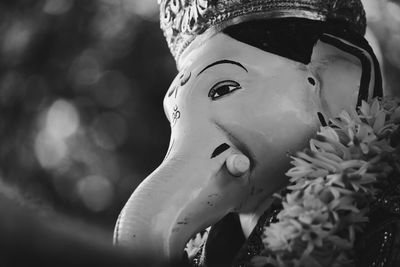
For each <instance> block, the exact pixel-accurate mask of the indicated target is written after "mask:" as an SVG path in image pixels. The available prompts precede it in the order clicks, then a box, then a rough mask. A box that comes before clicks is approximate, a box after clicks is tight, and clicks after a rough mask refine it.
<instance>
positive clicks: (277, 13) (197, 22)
mask: <svg viewBox="0 0 400 267" xmlns="http://www.w3.org/2000/svg"><path fill="white" fill-rule="evenodd" d="M158 2H159V4H160V24H161V29H162V30H163V31H164V35H165V37H166V39H167V42H168V46H169V48H170V50H171V53H172V55H173V56H174V57H175V60H176V61H177V63H178V65H179V58H180V56H181V55H182V53H183V52H184V51H185V49H186V48H187V47H188V46H189V45H190V44H191V43H192V42H193V41H194V40H195V39H197V38H198V37H199V36H202V37H203V38H204V37H205V36H204V35H207V34H205V33H206V32H208V33H211V32H214V33H215V32H218V31H221V30H223V29H224V28H226V27H228V26H230V25H234V24H238V23H240V22H244V21H249V20H254V19H266V18H287V17H294V18H306V19H311V20H317V21H333V20H339V21H343V22H346V23H347V24H348V27H349V28H350V29H352V30H353V31H355V32H356V33H359V34H361V35H364V34H365V29H366V18H365V11H364V8H363V6H362V3H361V0H158Z"/></svg>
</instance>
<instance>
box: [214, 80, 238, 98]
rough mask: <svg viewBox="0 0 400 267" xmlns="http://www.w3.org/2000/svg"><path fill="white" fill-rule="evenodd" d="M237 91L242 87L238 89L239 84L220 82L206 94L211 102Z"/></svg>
mask: <svg viewBox="0 0 400 267" xmlns="http://www.w3.org/2000/svg"><path fill="white" fill-rule="evenodd" d="M238 89H242V87H240V84H238V83H237V82H235V81H222V82H219V83H217V84H216V85H214V86H213V87H212V88H211V90H210V92H208V97H210V98H211V99H212V100H216V99H218V98H220V97H223V96H224V95H228V94H230V93H232V92H233V91H236V90H238Z"/></svg>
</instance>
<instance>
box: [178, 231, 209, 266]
mask: <svg viewBox="0 0 400 267" xmlns="http://www.w3.org/2000/svg"><path fill="white" fill-rule="evenodd" d="M210 229H211V226H209V227H207V228H205V229H204V230H201V231H200V232H197V233H196V234H194V235H193V236H192V237H191V238H190V239H189V241H188V242H187V243H186V246H185V249H184V252H183V258H184V260H185V261H189V262H192V261H193V260H194V259H198V258H200V256H201V254H202V253H203V250H204V249H205V245H206V242H207V238H208V234H209V232H210Z"/></svg>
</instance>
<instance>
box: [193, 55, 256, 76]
mask: <svg viewBox="0 0 400 267" xmlns="http://www.w3.org/2000/svg"><path fill="white" fill-rule="evenodd" d="M219 64H233V65H236V66H239V67H241V68H242V69H244V70H245V71H246V72H249V71H248V70H247V69H246V68H245V67H244V66H243V65H242V64H240V63H239V62H236V61H232V60H228V59H223V60H219V61H216V62H214V63H211V64H210V65H208V66H207V67H205V68H204V69H202V70H201V71H200V72H199V74H197V76H199V75H200V74H202V73H203V72H204V71H205V70H206V69H209V68H211V67H214V66H215V65H219Z"/></svg>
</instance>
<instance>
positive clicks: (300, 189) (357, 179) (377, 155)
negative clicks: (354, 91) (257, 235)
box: [252, 98, 400, 267]
mask: <svg viewBox="0 0 400 267" xmlns="http://www.w3.org/2000/svg"><path fill="white" fill-rule="evenodd" d="M399 104H400V100H399V99H383V100H378V99H377V98H376V99H374V100H373V101H371V102H370V103H366V102H362V105H361V107H360V108H359V109H358V111H355V110H354V111H353V112H346V111H343V112H342V113H341V114H340V115H339V117H338V118H336V119H332V120H330V121H329V126H326V127H321V129H320V131H319V132H318V133H317V136H316V138H315V139H312V140H311V141H310V148H309V149H307V150H305V151H303V152H299V153H297V155H296V156H295V157H292V159H293V161H292V164H293V165H294V167H293V168H292V169H290V170H289V171H288V172H287V176H289V177H290V185H289V186H288V187H287V188H286V191H285V193H282V194H280V195H278V196H277V197H278V198H280V200H281V202H282V206H283V209H282V211H280V213H279V214H278V215H277V219H278V220H279V221H278V222H276V223H272V224H270V225H269V226H268V227H266V228H265V229H264V236H263V237H262V240H263V243H264V246H265V250H264V252H263V253H262V255H260V256H256V257H254V258H253V261H252V264H253V265H254V266H265V265H266V264H272V265H273V266H310V267H312V266H352V264H353V263H352V259H353V254H352V253H353V250H352V248H353V245H354V242H355V237H356V233H358V232H361V231H362V229H363V227H365V226H366V223H367V222H368V212H369V206H370V204H371V203H372V202H373V201H374V200H376V198H377V196H378V195H379V193H380V189H379V188H380V185H382V183H386V182H387V181H388V179H391V178H390V177H394V178H397V179H400V144H399V143H398V142H399V141H400V140H397V139H400V138H399V136H400V129H399V124H400V106H399ZM393 174H395V175H393Z"/></svg>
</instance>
